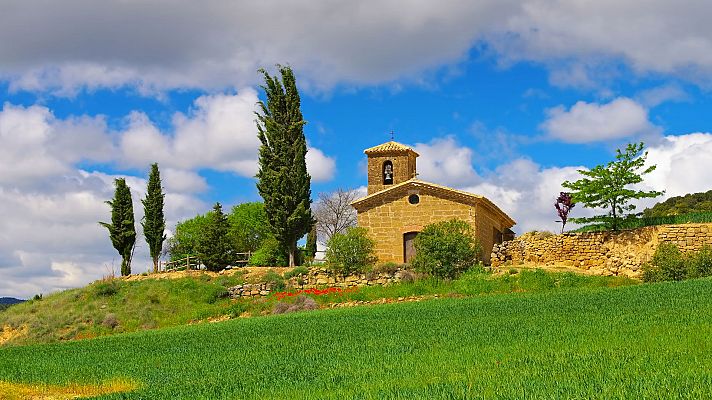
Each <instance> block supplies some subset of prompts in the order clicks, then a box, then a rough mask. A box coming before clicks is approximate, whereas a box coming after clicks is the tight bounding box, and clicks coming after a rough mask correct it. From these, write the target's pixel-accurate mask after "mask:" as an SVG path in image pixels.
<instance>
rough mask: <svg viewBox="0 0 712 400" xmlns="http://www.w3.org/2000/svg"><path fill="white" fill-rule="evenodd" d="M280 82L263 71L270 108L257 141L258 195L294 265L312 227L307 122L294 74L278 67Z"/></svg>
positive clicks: (263, 106)
mask: <svg viewBox="0 0 712 400" xmlns="http://www.w3.org/2000/svg"><path fill="white" fill-rule="evenodd" d="M278 68H279V72H280V73H281V75H282V80H281V82H280V80H279V79H278V78H277V77H271V76H270V75H269V74H268V73H267V72H266V71H265V70H260V72H261V73H262V74H263V75H264V79H265V85H264V86H261V87H262V89H263V90H264V91H265V94H266V96H267V102H266V103H265V102H263V101H260V102H259V106H260V111H261V112H257V113H256V114H257V135H258V137H259V139H260V142H262V145H261V146H260V152H259V164H260V170H259V172H258V173H257V178H258V182H257V190H258V191H259V193H260V195H261V196H262V198H263V199H264V202H265V212H266V213H267V219H268V221H269V224H270V227H271V230H272V233H273V234H274V236H275V238H277V240H278V241H279V242H280V244H281V245H282V246H283V247H284V248H285V249H286V250H287V251H288V253H289V265H290V266H294V264H295V252H296V248H297V240H299V239H300V238H301V237H302V236H304V234H306V233H307V232H309V231H310V230H311V228H312V226H313V225H314V220H313V218H312V214H311V209H310V204H311V188H310V183H311V177H310V176H309V173H308V172H307V165H306V160H305V156H306V154H307V142H306V138H305V137H304V130H303V128H304V125H305V124H306V121H304V118H303V117H302V112H301V110H300V98H299V91H298V90H297V85H296V82H295V78H294V74H293V73H292V70H291V68H289V67H283V66H278Z"/></svg>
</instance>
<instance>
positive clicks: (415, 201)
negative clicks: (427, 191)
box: [408, 194, 420, 204]
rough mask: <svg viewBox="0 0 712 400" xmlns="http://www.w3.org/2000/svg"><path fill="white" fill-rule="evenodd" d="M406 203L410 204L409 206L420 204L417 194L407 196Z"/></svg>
mask: <svg viewBox="0 0 712 400" xmlns="http://www.w3.org/2000/svg"><path fill="white" fill-rule="evenodd" d="M408 203H410V204H418V203H420V196H418V195H417V194H411V195H410V196H408Z"/></svg>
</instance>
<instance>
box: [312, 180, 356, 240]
mask: <svg viewBox="0 0 712 400" xmlns="http://www.w3.org/2000/svg"><path fill="white" fill-rule="evenodd" d="M358 198H359V192H358V191H356V190H344V189H341V188H339V189H337V190H336V191H335V192H332V193H319V200H317V201H316V203H315V204H314V207H313V209H314V217H315V218H316V230H317V237H318V238H319V242H320V243H328V242H329V239H331V236H333V235H334V234H335V233H345V232H346V230H347V229H348V228H350V227H352V226H356V210H355V209H354V208H353V207H352V206H351V203H353V202H354V200H356V199H358Z"/></svg>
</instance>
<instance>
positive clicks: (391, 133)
mask: <svg viewBox="0 0 712 400" xmlns="http://www.w3.org/2000/svg"><path fill="white" fill-rule="evenodd" d="M393 135H394V133H393V129H391V142H392V141H393Z"/></svg>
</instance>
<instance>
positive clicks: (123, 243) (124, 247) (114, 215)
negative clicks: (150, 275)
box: [99, 178, 136, 276]
mask: <svg viewBox="0 0 712 400" xmlns="http://www.w3.org/2000/svg"><path fill="white" fill-rule="evenodd" d="M114 185H115V186H116V190H115V191H114V198H113V200H108V201H106V204H108V205H109V206H111V223H107V222H99V224H100V225H101V226H103V227H105V228H106V229H107V230H108V231H109V237H110V238H111V244H113V245H114V248H115V249H116V251H118V252H119V254H120V255H121V275H123V276H126V275H131V257H132V256H133V250H134V245H135V244H136V226H135V224H134V212H133V202H132V200H131V189H129V187H128V185H126V180H125V179H124V178H117V179H116V180H115V181H114Z"/></svg>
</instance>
